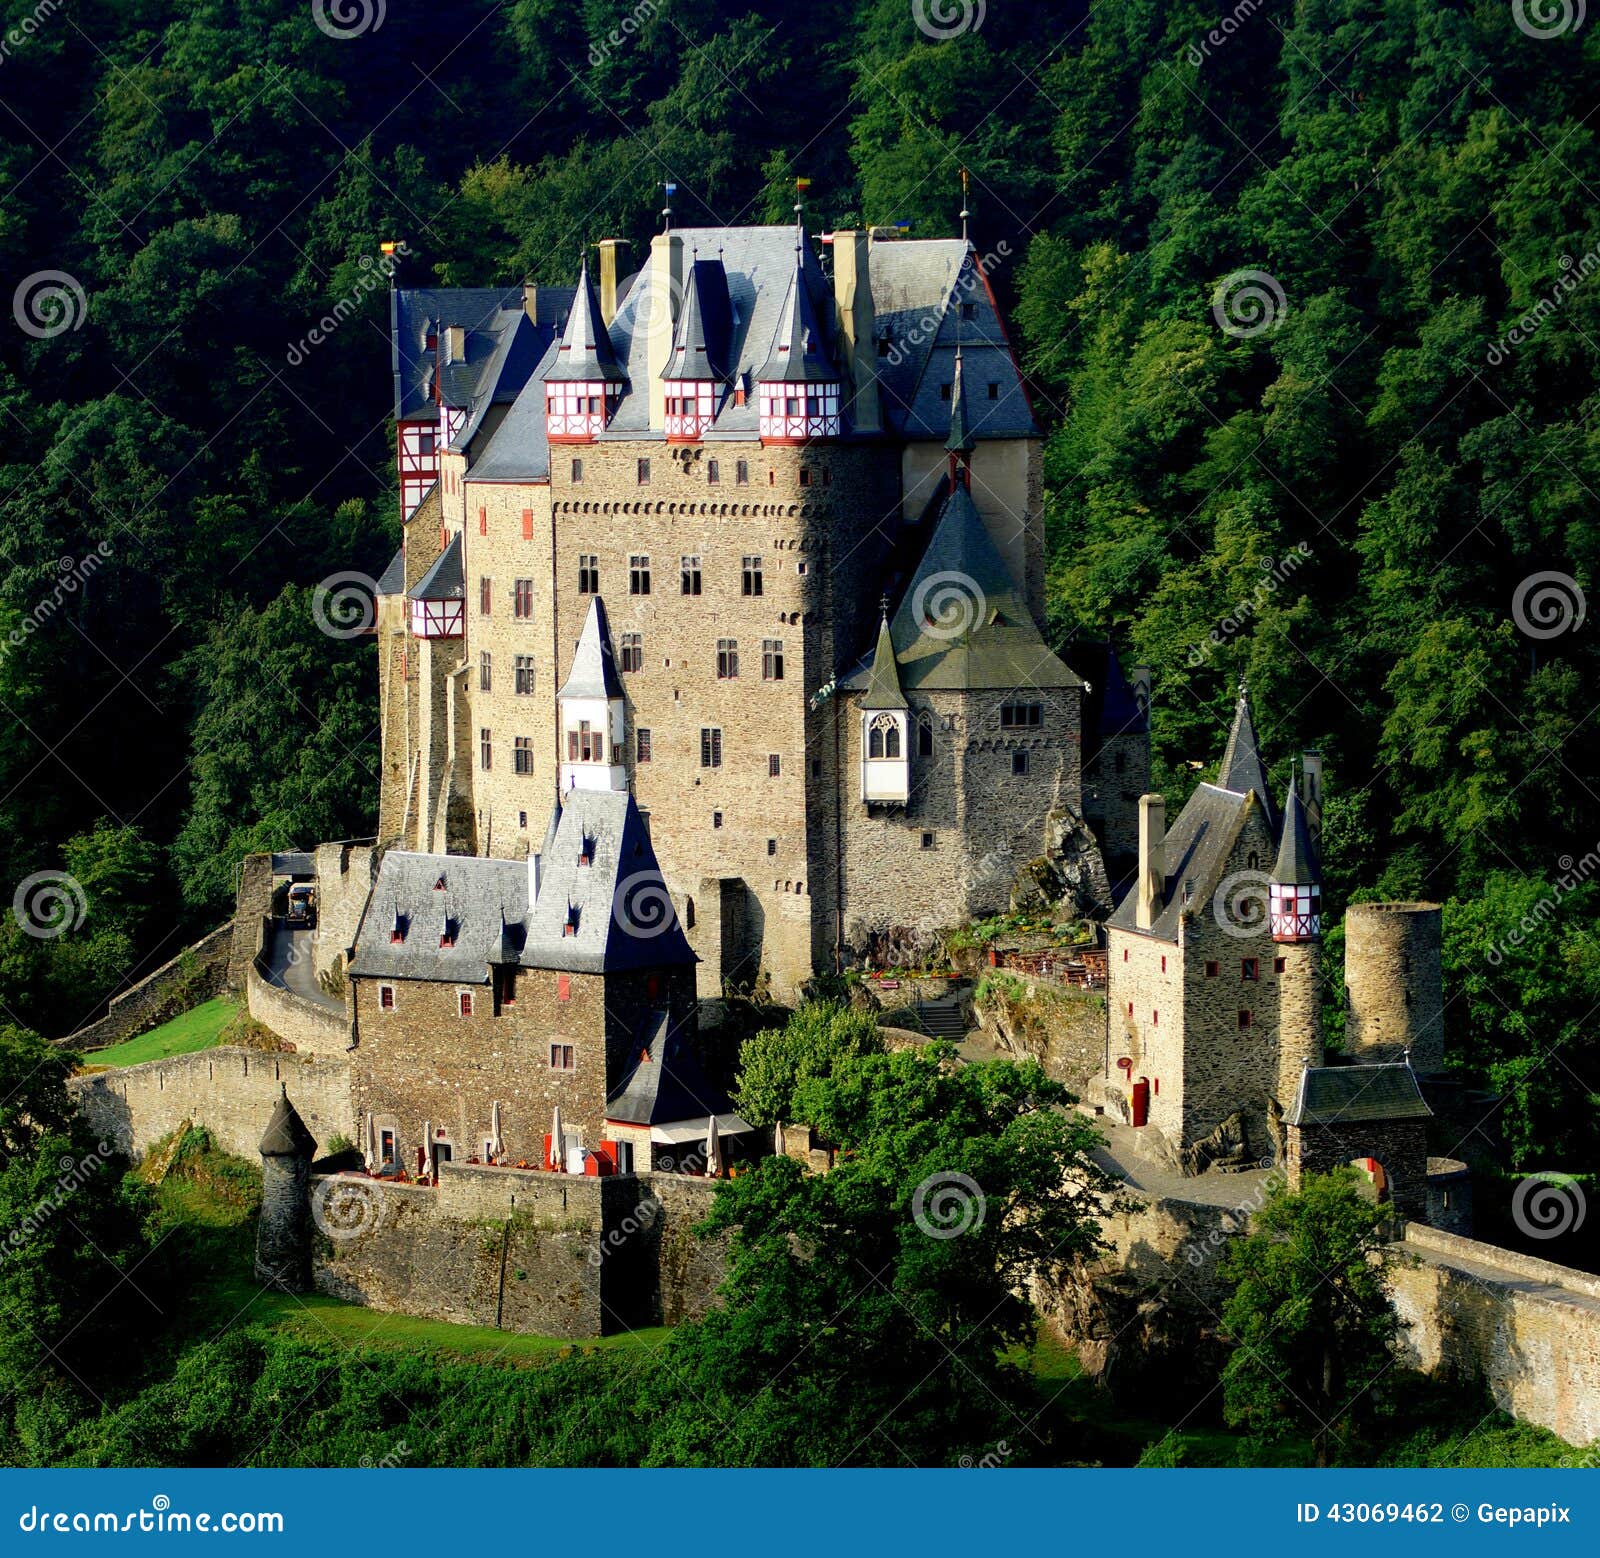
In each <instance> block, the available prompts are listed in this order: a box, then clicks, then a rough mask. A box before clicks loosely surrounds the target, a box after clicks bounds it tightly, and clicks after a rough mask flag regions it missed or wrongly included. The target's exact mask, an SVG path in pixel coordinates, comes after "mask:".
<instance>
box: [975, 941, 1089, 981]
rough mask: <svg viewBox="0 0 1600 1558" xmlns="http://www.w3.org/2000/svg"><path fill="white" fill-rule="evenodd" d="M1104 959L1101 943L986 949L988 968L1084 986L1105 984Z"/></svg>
mask: <svg viewBox="0 0 1600 1558" xmlns="http://www.w3.org/2000/svg"><path fill="white" fill-rule="evenodd" d="M1106 961H1107V959H1106V951H1105V948H1104V947H1046V948H1044V949H1043V950H1041V951H1037V952H1022V951H1018V950H1014V949H1013V950H1003V949H1001V948H998V947H991V948H990V950H989V966H990V967H991V968H1003V969H1008V970H1011V971H1013V972H1015V973H1019V974H1027V975H1028V976H1029V977H1030V978H1033V979H1049V980H1053V981H1054V982H1055V983H1057V984H1063V985H1074V986H1077V987H1078V988H1079V989H1085V990H1102V989H1104V988H1105V983H1106Z"/></svg>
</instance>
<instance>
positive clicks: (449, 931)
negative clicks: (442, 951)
mask: <svg viewBox="0 0 1600 1558" xmlns="http://www.w3.org/2000/svg"><path fill="white" fill-rule="evenodd" d="M459 928H460V926H459V924H458V922H457V921H455V920H452V919H449V918H446V919H445V921H444V923H443V924H442V925H441V926H440V927H439V945H440V946H441V947H453V946H454V945H455V944H456V932H457V930H458V929H459Z"/></svg>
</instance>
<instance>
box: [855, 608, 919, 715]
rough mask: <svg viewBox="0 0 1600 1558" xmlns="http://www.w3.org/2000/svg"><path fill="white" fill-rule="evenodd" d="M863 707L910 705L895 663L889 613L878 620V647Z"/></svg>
mask: <svg viewBox="0 0 1600 1558" xmlns="http://www.w3.org/2000/svg"><path fill="white" fill-rule="evenodd" d="M861 707H862V708H864V709H903V708H906V707H908V705H907V703H906V695H905V694H904V693H903V692H902V691H901V690H900V671H899V667H898V666H897V665H896V664H895V658H894V639H893V638H892V637H890V634H889V617H888V614H887V613H885V614H884V615H883V616H882V617H880V618H879V620H878V647H877V648H876V649H875V650H874V651H873V654H872V669H871V671H869V672H868V673H867V685H866V687H865V689H864V690H863V691H862V694H861Z"/></svg>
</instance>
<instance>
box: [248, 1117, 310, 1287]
mask: <svg viewBox="0 0 1600 1558" xmlns="http://www.w3.org/2000/svg"><path fill="white" fill-rule="evenodd" d="M316 1148H317V1144H316V1141H315V1140H314V1139H313V1137H312V1135H311V1132H310V1131H308V1130H307V1129H306V1124H305V1121H304V1120H302V1119H301V1118H300V1116H299V1114H298V1113H297V1112H296V1110H295V1107H294V1105H293V1104H292V1103H290V1102H289V1090H288V1088H283V1089H282V1090H281V1091H280V1092H279V1095H278V1106H277V1108H276V1109H274V1110H273V1112H272V1119H271V1121H270V1122H269V1123H268V1125H267V1133H266V1135H265V1136H263V1137H262V1138H261V1148H260V1151H261V1220H260V1222H259V1223H258V1224H257V1226H256V1278H257V1280H258V1281H261V1282H265V1283H267V1284H269V1285H270V1286H272V1287H275V1288H278V1289H280V1290H281V1291H283V1292H285V1293H300V1292H304V1291H305V1290H306V1289H307V1288H309V1287H310V1286H311V1215H310V1198H309V1194H308V1192H309V1188H310V1182H311V1158H312V1155H313V1154H314V1153H315V1152H316Z"/></svg>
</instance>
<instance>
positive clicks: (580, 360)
mask: <svg viewBox="0 0 1600 1558" xmlns="http://www.w3.org/2000/svg"><path fill="white" fill-rule="evenodd" d="M627 377H628V375H627V373H626V372H625V371H624V369H623V367H622V364H621V363H620V362H619V361H618V360H617V352H616V348H615V347H614V346H613V345H612V344H611V333H610V331H608V330H607V329H606V323H605V320H604V319H603V318H602V317H601V314H600V299H599V297H598V295H597V294H596V292H595V290H594V284H593V283H592V282H591V281H590V280H589V261H588V259H587V257H586V258H585V259H584V261H583V264H582V265H581V266H580V267H579V270H578V291H577V294H576V296H575V297H574V298H573V300H572V312H571V313H569V314H568V315H567V328H566V331H565V333H564V334H563V335H562V337H561V345H560V347H559V348H558V349H557V351H556V359H555V361H554V362H553V363H552V364H551V365H550V366H549V367H548V368H547V369H546V370H545V380H546V382H547V383H552V384H554V383H558V382H566V381H568V380H571V379H609V380H612V381H618V380H624V379H626V378H627Z"/></svg>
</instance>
